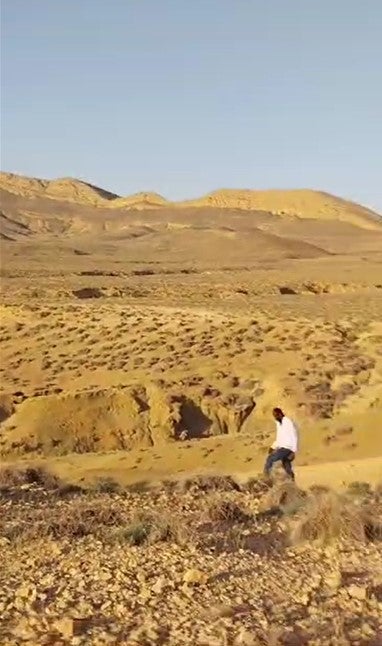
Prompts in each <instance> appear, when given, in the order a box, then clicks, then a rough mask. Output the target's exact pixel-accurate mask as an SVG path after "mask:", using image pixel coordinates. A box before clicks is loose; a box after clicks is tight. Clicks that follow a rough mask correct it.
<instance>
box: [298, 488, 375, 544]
mask: <svg viewBox="0 0 382 646" xmlns="http://www.w3.org/2000/svg"><path fill="white" fill-rule="evenodd" d="M289 536H290V540H291V543H292V544H296V543H300V542H303V541H318V542H321V543H328V542H330V541H333V540H337V539H339V540H355V541H362V542H365V541H367V540H379V539H381V538H382V516H381V510H380V509H379V508H378V506H377V505H376V504H375V503H373V502H369V503H368V504H367V505H366V504H365V505H363V504H357V503H356V502H355V501H354V500H353V499H352V498H349V496H347V495H341V494H338V493H336V492H334V491H327V492H322V493H316V494H313V495H312V494H310V495H309V496H307V498H306V499H305V502H304V504H303V505H302V506H301V507H300V509H299V510H298V511H297V513H296V514H295V516H294V518H293V519H292V520H291V521H290V524H289Z"/></svg>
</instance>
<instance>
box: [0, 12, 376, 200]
mask: <svg viewBox="0 0 382 646" xmlns="http://www.w3.org/2000/svg"><path fill="white" fill-rule="evenodd" d="M1 26H2V52H1V53H2V77H1V90H2V93H1V100H2V106H1V107H2V112H1V131H2V133H1V134H2V144H1V162H2V164H1V165H2V169H3V170H8V171H13V172H19V173H22V174H27V175H34V176H40V177H47V178H51V177H59V176H74V177H79V178H82V179H85V180H88V181H90V182H92V183H95V184H98V185H101V186H103V187H104V188H108V189H110V190H114V191H116V192H117V193H120V194H128V193H131V192H135V191H138V190H143V189H144V190H155V191H158V192H160V193H162V194H164V195H165V196H166V197H169V198H173V199H177V198H187V197H192V196H197V195H200V194H202V193H205V192H207V191H210V190H212V189H216V188H221V187H244V188H299V187H309V188H318V189H322V190H326V191H329V192H332V193H335V194H338V195H342V196H344V197H348V198H352V199H355V200H358V201H360V202H363V203H365V204H367V205H369V206H372V207H376V208H378V209H382V38H381V34H382V1H381V0H362V1H361V0H65V2H57V1H55V0H3V1H2V3H1Z"/></svg>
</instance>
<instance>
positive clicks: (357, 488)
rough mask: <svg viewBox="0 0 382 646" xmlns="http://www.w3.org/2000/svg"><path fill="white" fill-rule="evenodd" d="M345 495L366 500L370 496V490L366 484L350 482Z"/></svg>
mask: <svg viewBox="0 0 382 646" xmlns="http://www.w3.org/2000/svg"><path fill="white" fill-rule="evenodd" d="M347 493H348V494H349V495H350V496H354V497H356V498H366V497H367V496H371V494H372V489H371V486H370V484H369V483H368V482H358V481H355V482H351V483H350V484H349V486H348V488H347Z"/></svg>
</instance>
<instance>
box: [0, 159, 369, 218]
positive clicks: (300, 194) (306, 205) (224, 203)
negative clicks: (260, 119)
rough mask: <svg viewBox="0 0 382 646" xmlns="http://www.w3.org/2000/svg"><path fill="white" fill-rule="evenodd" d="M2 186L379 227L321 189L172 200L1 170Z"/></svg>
mask: <svg viewBox="0 0 382 646" xmlns="http://www.w3.org/2000/svg"><path fill="white" fill-rule="evenodd" d="M0 189H2V190H4V191H7V192H8V193H12V194H14V195H17V196H20V197H28V198H35V197H36V198H37V197H44V198H48V199H51V200H60V201H65V202H72V203H75V204H81V205H87V206H93V207H96V208H97V207H103V208H110V209H127V210H128V209H131V210H145V209H160V208H163V207H166V208H178V209H183V208H190V207H191V208H206V207H212V208H218V209H231V210H233V209H237V210H240V211H265V212H268V213H271V214H273V215H278V216H281V217H287V218H288V217H289V218H298V219H317V220H339V221H343V222H348V223H350V224H353V225H355V226H358V227H361V228H364V229H379V228H380V226H381V225H382V219H380V216H379V214H378V213H376V212H375V211H372V210H371V209H369V208H367V207H364V206H362V205H360V204H357V203H355V202H351V201H349V200H345V199H344V198H341V197H337V196H335V195H331V194H330V193H327V192H325V191H318V190H313V189H288V190H283V189H268V190H256V189H218V190H215V191H212V192H210V193H207V194H206V195H204V196H201V197H199V198H195V199H190V200H182V201H170V200H167V199H166V198H165V197H163V196H162V195H160V194H158V193H155V192H152V191H143V192H138V193H135V194H133V195H128V196H120V195H118V194H116V193H113V192H111V191H107V190H105V189H103V188H100V187H98V186H95V185H94V184H91V183H89V182H86V181H83V180H78V179H74V178H58V179H53V180H46V179H40V178H34V177H26V176H23V175H17V174H15V173H5V172H1V173H0Z"/></svg>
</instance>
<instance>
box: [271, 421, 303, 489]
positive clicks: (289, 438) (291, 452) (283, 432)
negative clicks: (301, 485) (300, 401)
mask: <svg viewBox="0 0 382 646" xmlns="http://www.w3.org/2000/svg"><path fill="white" fill-rule="evenodd" d="M273 417H274V418H275V420H276V440H275V442H274V443H273V445H272V449H271V451H270V452H269V455H268V457H267V459H266V462H265V466H264V475H265V476H266V477H267V478H269V476H270V473H271V470H272V467H273V465H274V464H275V462H281V464H282V465H283V468H284V470H285V471H286V473H287V474H288V476H289V477H290V478H291V479H292V480H294V473H293V469H292V461H293V460H294V457H295V454H296V452H297V447H298V435H297V429H296V427H295V425H294V423H293V421H292V420H291V419H290V418H289V417H287V416H286V415H284V413H283V411H282V410H281V408H274V409H273Z"/></svg>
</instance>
